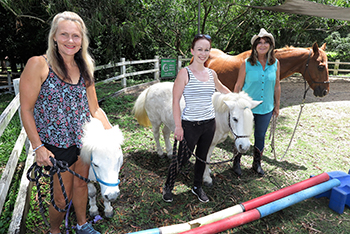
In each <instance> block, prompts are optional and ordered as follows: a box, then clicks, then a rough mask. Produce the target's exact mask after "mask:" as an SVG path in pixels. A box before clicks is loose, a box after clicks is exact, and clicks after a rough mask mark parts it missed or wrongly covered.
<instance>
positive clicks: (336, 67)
mask: <svg viewBox="0 0 350 234" xmlns="http://www.w3.org/2000/svg"><path fill="white" fill-rule="evenodd" d="M333 64H334V66H333V68H330V67H329V65H333ZM340 65H350V62H340V60H339V59H337V60H336V61H335V62H329V61H328V71H330V72H333V76H339V72H344V73H350V69H339V67H340Z"/></svg>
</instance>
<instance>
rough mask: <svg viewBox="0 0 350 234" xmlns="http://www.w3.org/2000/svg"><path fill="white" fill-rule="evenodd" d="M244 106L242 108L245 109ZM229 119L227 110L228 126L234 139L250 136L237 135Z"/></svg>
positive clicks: (229, 114)
mask: <svg viewBox="0 0 350 234" xmlns="http://www.w3.org/2000/svg"><path fill="white" fill-rule="evenodd" d="M245 108H248V107H245ZM245 108H244V109H245ZM230 119H231V113H230V112H229V113H228V127H229V128H230V131H231V132H232V134H233V135H234V136H235V137H236V139H238V138H249V137H250V136H249V135H237V134H236V133H235V132H234V131H233V129H232V126H231V121H230ZM236 139H235V140H236Z"/></svg>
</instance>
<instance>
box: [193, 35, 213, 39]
mask: <svg viewBox="0 0 350 234" xmlns="http://www.w3.org/2000/svg"><path fill="white" fill-rule="evenodd" d="M194 38H195V39H198V38H205V39H207V40H211V36H209V35H208V34H197V35H196V36H194Z"/></svg>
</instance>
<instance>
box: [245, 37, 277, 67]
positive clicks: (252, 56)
mask: <svg viewBox="0 0 350 234" xmlns="http://www.w3.org/2000/svg"><path fill="white" fill-rule="evenodd" d="M261 38H263V39H264V40H265V41H267V42H268V43H269V44H270V49H269V51H268V52H267V54H266V58H267V60H268V62H267V64H268V65H272V64H274V63H275V61H276V58H275V47H274V45H273V41H272V40H271V38H269V37H259V38H257V39H256V40H255V41H254V43H253V45H252V53H251V54H250V56H249V58H248V62H250V64H251V65H252V66H254V65H256V63H257V61H258V52H257V51H256V47H257V46H258V43H259V42H260V39H261Z"/></svg>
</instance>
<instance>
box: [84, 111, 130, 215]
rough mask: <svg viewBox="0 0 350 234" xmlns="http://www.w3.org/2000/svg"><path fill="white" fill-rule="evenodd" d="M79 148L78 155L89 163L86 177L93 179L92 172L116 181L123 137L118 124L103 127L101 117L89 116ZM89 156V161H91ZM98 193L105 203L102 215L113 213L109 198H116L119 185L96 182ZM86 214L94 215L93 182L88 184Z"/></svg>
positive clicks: (120, 163) (104, 179)
mask: <svg viewBox="0 0 350 234" xmlns="http://www.w3.org/2000/svg"><path fill="white" fill-rule="evenodd" d="M82 141H83V148H82V149H81V155H80V156H81V159H82V160H83V161H84V162H85V163H88V164H90V163H91V164H92V166H90V171H89V179H90V180H91V181H96V177H95V174H94V172H93V168H94V170H95V173H96V176H97V177H98V178H99V180H101V181H103V182H104V183H109V184H116V183H117V182H118V179H119V171H120V167H121V166H122V163H123V152H122V150H121V145H122V144H123V141H124V138H123V134H122V132H121V131H120V129H119V127H118V125H116V126H114V127H113V128H112V129H108V130H106V129H104V127H103V125H102V123H101V121H99V120H97V119H95V118H91V121H90V122H89V123H86V124H85V125H84V136H83V139H82ZM91 156H92V162H91ZM100 188H101V195H102V197H103V199H104V204H105V215H106V216H111V215H113V208H112V207H111V206H110V202H111V201H114V200H116V199H117V197H118V196H119V194H120V191H119V186H106V185H104V184H101V183H100ZM88 189H89V198H90V214H91V215H92V216H93V215H96V212H98V210H97V207H96V201H94V199H96V197H95V196H96V189H94V186H93V184H89V186H88Z"/></svg>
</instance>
